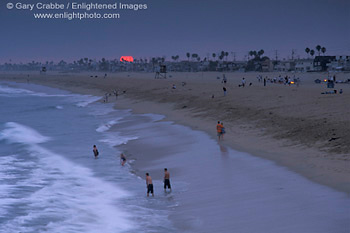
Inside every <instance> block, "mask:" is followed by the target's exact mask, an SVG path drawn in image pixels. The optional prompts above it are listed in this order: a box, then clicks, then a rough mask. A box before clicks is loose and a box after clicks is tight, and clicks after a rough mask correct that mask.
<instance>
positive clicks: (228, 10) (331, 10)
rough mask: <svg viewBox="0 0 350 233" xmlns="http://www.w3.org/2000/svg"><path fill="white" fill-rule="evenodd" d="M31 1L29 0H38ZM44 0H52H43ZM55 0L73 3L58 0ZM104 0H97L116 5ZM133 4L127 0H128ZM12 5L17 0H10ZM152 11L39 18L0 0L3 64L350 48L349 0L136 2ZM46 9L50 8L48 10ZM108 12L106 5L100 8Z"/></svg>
mask: <svg viewBox="0 0 350 233" xmlns="http://www.w3.org/2000/svg"><path fill="white" fill-rule="evenodd" d="M37 2H38V1H33V0H28V1H26V3H37ZM41 2H45V3H49V2H50V1H47V0H44V1H41ZM56 2H58V3H67V2H69V1H65V0H57V1H56ZM114 2H115V1H112V0H102V1H99V3H114ZM131 2H132V3H135V2H134V1H128V0H125V1H123V3H131ZM13 3H15V2H13ZM137 3H140V4H147V5H148V9H147V10H140V11H132V10H131V11H123V12H121V18H120V19H88V20H81V21H80V20H71V21H69V20H65V19H51V20H49V19H34V17H33V12H29V11H24V10H15V9H11V10H8V9H7V8H6V4H7V2H1V3H0V28H1V29H0V30H1V40H0V63H5V62H9V61H10V60H11V61H13V62H24V63H26V62H30V61H32V60H35V61H39V62H45V61H54V62H58V61H60V60H65V61H68V62H71V61H73V60H78V59H80V58H84V57H88V58H91V59H96V60H100V59H101V58H106V59H119V58H120V56H133V57H135V58H147V59H148V58H150V57H162V56H165V57H166V58H167V60H171V56H174V55H179V56H180V60H186V59H187V57H186V53H187V52H189V53H197V54H199V56H200V57H201V58H203V57H206V56H207V53H209V54H210V56H211V54H212V53H218V52H220V51H222V50H223V51H226V52H229V59H230V60H232V59H233V53H235V55H236V60H243V59H244V58H245V56H246V55H248V52H249V51H250V50H260V49H263V50H264V51H265V54H264V55H266V56H268V57H270V58H272V59H275V55H276V51H277V55H278V57H279V58H288V57H291V55H292V50H294V56H295V57H296V58H297V57H298V56H300V57H301V58H304V57H307V54H306V53H305V51H304V50H305V48H306V47H309V48H310V49H314V48H315V46H316V45H318V44H319V45H321V46H324V47H326V49H327V52H326V54H328V55H349V54H350V29H349V28H350V22H349V21H350V19H349V15H350V1H348V0H335V1H327V0H318V1H317V0H306V1H303V0H295V1H285V0H267V1H260V0H248V1H243V0H233V1H225V0H218V1H209V0H201V1H185V0H177V1H167V0H150V1H142V0H140V1H138V2H137ZM45 12H49V11H45ZM101 12H105V11H101Z"/></svg>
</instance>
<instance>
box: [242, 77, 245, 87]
mask: <svg viewBox="0 0 350 233" xmlns="http://www.w3.org/2000/svg"><path fill="white" fill-rule="evenodd" d="M244 86H245V78H242V87H244Z"/></svg>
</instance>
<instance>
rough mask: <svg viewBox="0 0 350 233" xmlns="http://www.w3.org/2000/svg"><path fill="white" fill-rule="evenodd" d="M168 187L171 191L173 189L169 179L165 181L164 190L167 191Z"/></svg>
mask: <svg viewBox="0 0 350 233" xmlns="http://www.w3.org/2000/svg"><path fill="white" fill-rule="evenodd" d="M166 187H168V188H169V189H171V186H170V180H169V179H164V189H166Z"/></svg>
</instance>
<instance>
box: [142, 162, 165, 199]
mask: <svg viewBox="0 0 350 233" xmlns="http://www.w3.org/2000/svg"><path fill="white" fill-rule="evenodd" d="M163 182H164V191H166V189H167V188H168V189H169V190H170V191H171V185H170V173H169V171H168V169H167V168H164V180H163ZM146 186H147V197H149V194H150V193H151V194H152V196H154V190H153V182H152V177H151V176H150V175H149V173H148V172H147V173H146Z"/></svg>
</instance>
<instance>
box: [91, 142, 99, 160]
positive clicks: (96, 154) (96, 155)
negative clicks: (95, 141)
mask: <svg viewBox="0 0 350 233" xmlns="http://www.w3.org/2000/svg"><path fill="white" fill-rule="evenodd" d="M92 151H93V152H94V155H95V159H97V157H98V150H97V147H96V145H94V147H93V149H92Z"/></svg>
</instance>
